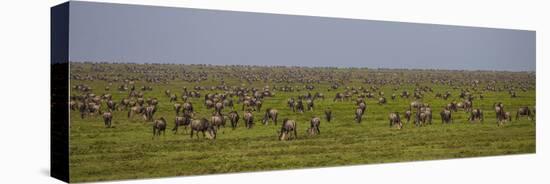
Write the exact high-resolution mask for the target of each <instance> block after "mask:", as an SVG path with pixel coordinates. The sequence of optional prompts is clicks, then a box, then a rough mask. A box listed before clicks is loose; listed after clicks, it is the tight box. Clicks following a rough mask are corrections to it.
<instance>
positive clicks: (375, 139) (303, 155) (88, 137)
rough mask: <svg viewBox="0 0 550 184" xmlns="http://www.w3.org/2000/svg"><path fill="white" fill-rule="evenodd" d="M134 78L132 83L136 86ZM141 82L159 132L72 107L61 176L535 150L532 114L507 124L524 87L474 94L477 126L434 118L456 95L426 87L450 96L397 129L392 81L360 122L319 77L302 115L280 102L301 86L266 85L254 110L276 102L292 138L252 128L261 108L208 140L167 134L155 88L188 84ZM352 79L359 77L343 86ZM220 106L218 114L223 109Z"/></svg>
mask: <svg viewBox="0 0 550 184" xmlns="http://www.w3.org/2000/svg"><path fill="white" fill-rule="evenodd" d="M233 82H234V83H235V84H238V82H236V81H233ZM71 83H72V85H74V84H88V85H90V86H92V87H93V88H94V92H95V93H96V94H101V93H104V90H103V88H104V87H105V86H106V85H107V82H104V81H97V80H96V81H77V80H72V81H71ZM143 84H145V83H140V82H138V83H137V84H136V86H141V85H143ZM212 84H217V82H215V81H213V80H212V81H204V82H203V83H201V85H212ZM147 85H152V86H153V89H154V90H153V91H151V92H145V96H146V97H157V98H158V99H159V100H160V104H159V110H158V112H157V114H155V117H156V118H158V117H161V116H162V117H165V118H167V120H168V123H169V124H168V128H167V131H166V135H165V136H161V137H160V138H157V139H155V140H152V128H151V123H147V122H144V121H143V120H141V119H139V118H136V120H128V118H127V117H126V113H127V112H126V111H116V112H114V119H113V125H114V126H115V127H114V128H105V127H104V125H103V121H102V119H101V117H99V116H98V117H95V118H86V119H80V117H79V114H78V112H72V113H71V117H70V118H71V130H70V176H71V177H70V178H71V182H86V181H97V180H99V181H102V180H114V179H133V178H144V177H166V176H180V175H198V174H213V173H227V172H245V171H260V170H276V169H293V168H305V167H324V166H341V165H353V164H370V163H387V162H402V161H416V160H433V159H449V158H464V157H476V156H491V155H504V154H522V153H534V152H535V150H536V143H535V126H536V123H535V121H530V120H527V119H526V118H522V119H520V120H519V121H515V110H516V109H517V107H519V106H530V107H532V106H534V105H535V92H534V90H529V91H527V92H521V91H518V96H519V97H518V98H510V97H509V95H508V93H507V92H486V93H484V95H485V99H483V100H476V101H474V106H475V107H476V108H482V109H483V110H484V111H485V117H486V119H485V121H484V122H483V123H470V122H468V121H466V118H467V117H468V115H467V114H466V113H465V112H462V111H459V112H457V113H454V114H453V116H454V119H455V120H454V123H453V124H445V125H442V124H441V121H440V117H439V111H440V110H441V108H442V107H443V106H444V105H445V104H447V103H448V102H449V101H451V100H452V99H454V100H459V99H458V98H456V97H457V95H458V92H459V90H458V89H456V90H455V89H451V88H450V87H448V86H433V87H434V91H436V92H444V91H451V92H452V93H453V95H454V96H453V97H452V98H451V99H449V100H447V101H444V100H442V99H436V98H433V95H434V94H435V93H429V94H428V95H427V96H426V97H425V99H424V102H427V103H430V104H431V106H432V109H433V111H434V116H433V117H434V122H433V125H429V126H425V127H420V128H419V127H415V126H414V125H412V124H411V123H409V124H405V126H404V128H403V129H401V130H398V129H395V128H389V127H388V120H387V118H388V113H389V112H392V111H399V112H401V113H403V112H404V111H405V110H406V109H407V108H408V104H409V103H410V102H411V101H412V98H411V99H401V98H399V97H398V98H397V100H395V101H392V100H391V99H390V98H389V96H390V95H391V93H394V92H393V90H392V87H394V86H384V87H382V90H383V91H384V92H385V94H386V97H388V104H387V105H377V104H376V102H377V101H376V100H375V99H368V101H367V106H368V107H367V112H366V114H365V116H364V120H363V122H362V123H361V124H357V123H355V122H354V120H353V118H354V109H355V105H354V104H353V103H352V102H349V101H345V102H332V98H333V97H334V94H335V93H336V91H330V92H329V91H327V88H328V87H329V86H328V84H321V85H316V87H317V89H316V90H314V91H313V92H315V91H320V92H323V93H324V94H325V96H326V100H320V101H316V109H315V111H313V112H305V113H303V114H300V113H293V112H291V111H289V110H288V108H287V107H286V100H287V99H288V98H290V97H291V96H297V95H298V94H304V93H306V92H305V91H301V92H293V93H286V92H280V91H276V96H275V97H271V98H267V99H266V100H264V105H263V107H262V109H265V108H267V107H272V108H276V109H278V110H279V121H280V120H282V119H283V118H290V119H295V120H297V122H298V139H296V140H291V141H279V140H277V135H276V131H277V130H278V129H279V128H280V123H279V124H278V125H277V126H275V125H273V124H270V125H267V126H264V125H262V124H261V122H259V121H260V120H261V118H262V117H263V113H259V112H258V113H255V120H256V124H255V126H254V128H253V129H245V128H244V126H243V124H242V120H241V121H240V122H239V128H237V129H236V130H231V128H229V126H228V128H226V129H223V130H220V131H219V132H218V137H217V139H216V140H208V139H202V136H201V139H196V138H195V139H191V138H189V134H185V133H183V131H180V132H179V133H178V134H177V135H174V134H173V133H172V132H171V131H170V129H171V128H172V127H173V126H174V125H173V120H174V112H173V110H172V105H173V103H169V102H168V100H169V98H168V97H166V96H165V95H164V90H166V89H171V90H172V91H173V92H177V93H178V95H179V93H180V92H179V91H180V89H181V88H183V86H187V87H188V89H192V87H193V86H194V85H196V83H187V82H181V81H171V82H170V83H169V84H147ZM253 85H254V86H258V87H260V86H264V85H266V83H263V82H257V83H254V84H253ZM293 85H298V84H293ZM354 85H356V86H359V85H364V84H360V83H358V82H356V83H352V84H350V86H354ZM365 86H366V85H365ZM403 89H407V90H409V91H412V89H413V86H401V88H400V90H399V91H402V90H403ZM338 91H342V89H340V90H338ZM399 91H397V92H395V93H396V94H398V93H399ZM207 92H210V93H212V92H216V91H201V94H202V95H204V94H205V93H207ZM218 92H220V91H218ZM73 93H75V92H73ZM105 93H107V92H105ZM108 93H111V94H112V95H113V98H114V99H115V100H116V101H117V102H118V101H120V99H121V98H123V97H125V96H126V95H127V92H118V91H116V84H114V85H113V86H111V91H109V92H108ZM202 100H203V98H199V99H192V102H193V105H194V106H195V108H196V111H197V112H198V114H197V115H198V116H199V117H209V116H207V115H209V114H210V113H211V110H206V109H205V107H204V105H203V104H202ZM496 101H502V102H503V103H504V105H505V109H506V110H507V111H510V112H512V114H513V115H514V121H512V122H511V123H508V124H506V125H505V126H501V127H497V126H496V123H495V121H496V120H495V118H494V116H495V115H494V112H493V111H492V105H493V103H494V102H496ZM236 107H238V108H236V109H238V110H239V113H240V114H241V117H242V112H241V111H240V105H237V104H236ZM326 107H331V109H332V111H333V116H334V119H333V121H332V122H330V123H328V122H326V121H324V115H323V111H324V108H326ZM224 111H225V112H226V113H227V112H228V111H229V110H228V109H225V110H224ZM262 112H263V110H262ZM313 116H319V117H323V118H322V119H323V121H322V122H321V134H320V135H317V136H312V137H310V136H307V135H306V129H307V128H308V127H309V120H310V119H311V117H313ZM222 132H224V133H222Z"/></svg>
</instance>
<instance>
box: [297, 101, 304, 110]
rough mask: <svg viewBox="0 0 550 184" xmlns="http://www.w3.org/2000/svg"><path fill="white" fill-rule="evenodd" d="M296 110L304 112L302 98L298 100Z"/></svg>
mask: <svg viewBox="0 0 550 184" xmlns="http://www.w3.org/2000/svg"><path fill="white" fill-rule="evenodd" d="M296 110H297V111H298V112H300V113H303V112H304V102H303V101H302V100H301V99H298V101H297V102H296Z"/></svg>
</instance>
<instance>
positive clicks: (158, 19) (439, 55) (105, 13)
mask: <svg viewBox="0 0 550 184" xmlns="http://www.w3.org/2000/svg"><path fill="white" fill-rule="evenodd" d="M70 6H71V10H70V28H69V29H70V41H69V43H70V50H69V52H70V60H71V61H110V62H136V63H145V62H148V63H182V64H190V63H206V64H251V65H292V66H336V67H369V68H421V69H466V70H511V71H534V70H535V32H534V31H523V30H509V29H490V28H476V27H460V26H444V25H432V24H412V23H397V22H383V21H369V20H356V19H355V20H352V19H337V18H322V17H310V16H291V15H277V14H262V13H246V12H232V11H217V10H199V9H188V8H169V7H153V6H136V5H120V4H105V3H90V2H78V1H72V2H71V5H70ZM465 13H467V12H465Z"/></svg>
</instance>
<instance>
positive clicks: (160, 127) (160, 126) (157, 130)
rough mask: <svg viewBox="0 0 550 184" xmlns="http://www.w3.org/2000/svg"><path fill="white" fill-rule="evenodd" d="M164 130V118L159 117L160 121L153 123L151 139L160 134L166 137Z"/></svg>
mask: <svg viewBox="0 0 550 184" xmlns="http://www.w3.org/2000/svg"><path fill="white" fill-rule="evenodd" d="M165 130H166V120H165V119H164V117H160V119H158V120H155V122H154V123H153V139H154V138H155V136H160V134H161V133H162V135H166V133H165Z"/></svg>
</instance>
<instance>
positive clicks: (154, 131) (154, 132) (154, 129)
mask: <svg viewBox="0 0 550 184" xmlns="http://www.w3.org/2000/svg"><path fill="white" fill-rule="evenodd" d="M155 134H156V128H155V127H154V126H153V138H152V139H155Z"/></svg>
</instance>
